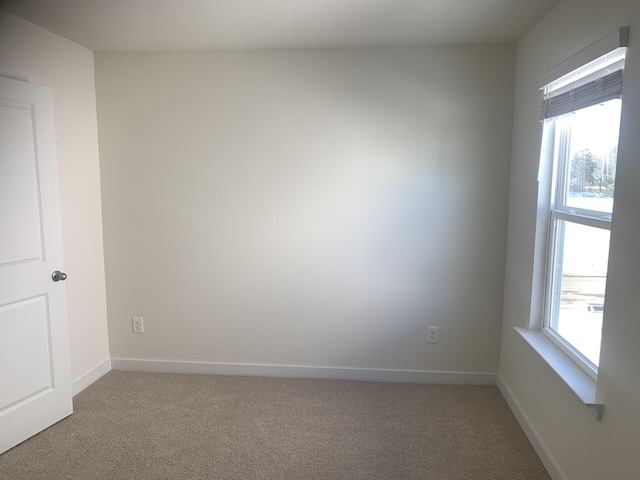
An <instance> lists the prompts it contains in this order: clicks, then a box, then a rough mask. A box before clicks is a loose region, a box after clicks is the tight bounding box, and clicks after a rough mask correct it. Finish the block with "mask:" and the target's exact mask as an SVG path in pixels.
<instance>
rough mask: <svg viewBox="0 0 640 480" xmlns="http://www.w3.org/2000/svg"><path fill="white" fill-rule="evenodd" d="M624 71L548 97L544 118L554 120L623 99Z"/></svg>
mask: <svg viewBox="0 0 640 480" xmlns="http://www.w3.org/2000/svg"><path fill="white" fill-rule="evenodd" d="M622 74H623V70H617V71H615V72H613V73H610V74H608V75H605V76H604V77H601V78H598V79H596V80H593V81H591V82H589V83H586V84H584V85H581V86H579V87H576V88H574V89H572V90H569V91H567V92H564V93H561V94H559V95H555V96H553V95H552V94H551V95H549V96H547V98H545V99H544V101H543V102H542V118H543V119H547V118H553V117H557V116H560V115H564V114H567V113H570V112H573V111H575V110H580V109H582V108H587V107H590V106H592V105H597V104H599V103H603V102H606V101H607V100H611V99H614V98H621V97H622Z"/></svg>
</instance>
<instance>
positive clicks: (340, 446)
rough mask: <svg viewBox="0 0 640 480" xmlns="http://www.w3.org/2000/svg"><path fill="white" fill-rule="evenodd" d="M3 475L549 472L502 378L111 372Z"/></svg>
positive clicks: (533, 476)
mask: <svg viewBox="0 0 640 480" xmlns="http://www.w3.org/2000/svg"><path fill="white" fill-rule="evenodd" d="M74 407H75V413H74V414H73V415H72V416H71V417H69V418H67V419H65V420H63V421H61V422H59V423H58V424H56V425H54V426H52V427H51V428H49V429H47V430H45V431H44V432H42V433H40V434H38V435H36V436H35V437H33V438H31V439H29V440H27V441H26V442H24V443H22V444H20V445H18V446H17V447H15V448H13V449H12V450H9V451H8V452H6V453H5V454H3V455H1V456H0V478H2V479H3V480H18V479H19V480H44V479H46V480H76V479H77V480H92V479H105V480H106V479H109V480H112V479H113V480H129V479H131V480H133V479H135V480H163V479H176V480H177V479H180V480H195V479H207V480H217V479H220V480H234V479H242V480H253V479H287V480H289V479H290V480H297V479H300V480H303V479H304V480H313V479H322V480H335V479H345V480H346V479H350V480H351V479H367V480H377V479H380V480H382V479H384V480H401V479H428V480H445V479H446V480H458V479H465V480H485V479H487V480H489V479H491V480H498V479H505V480H538V479H540V480H542V479H544V480H547V479H549V477H548V475H547V474H546V472H545V470H544V468H543V467H542V464H541V463H540V460H539V459H538V457H537V456H536V454H535V452H534V451H533V448H532V447H531V445H530V444H529V443H528V441H527V439H526V437H525V436H524V434H523V433H522V431H521V430H520V427H519V426H518V424H517V422H516V420H515V418H514V417H513V415H512V413H511V412H510V410H509V407H508V406H507V404H506V402H505V401H504V399H503V398H502V396H501V395H500V392H499V391H498V389H497V388H495V387H481V386H477V387H476V386H452V385H418V384H400V383H374V382H355V381H342V380H338V381H336V380H309V379H287V378H262V377H223V376H213V375H176V374H161V373H131V372H111V373H109V374H107V375H106V376H104V377H103V378H102V379H100V380H99V381H98V382H96V383H94V384H93V385H92V386H91V387H89V388H88V389H86V390H85V391H84V392H82V393H80V394H79V395H78V396H76V397H75V398H74Z"/></svg>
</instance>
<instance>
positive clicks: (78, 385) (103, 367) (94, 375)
mask: <svg viewBox="0 0 640 480" xmlns="http://www.w3.org/2000/svg"><path fill="white" fill-rule="evenodd" d="M109 371H111V359H109V360H105V361H104V362H102V363H101V364H100V365H98V366H97V367H96V368H94V369H93V370H89V371H88V372H87V373H85V374H84V375H82V376H81V377H80V378H78V379H77V380H76V381H75V382H73V383H72V384H71V393H72V395H73V396H74V397H75V396H76V395H77V394H79V393H80V392H81V391H82V390H84V389H85V388H87V387H88V386H89V385H91V384H92V383H93V382H95V381H96V380H98V379H99V378H100V377H101V376H103V375H104V374H105V373H109Z"/></svg>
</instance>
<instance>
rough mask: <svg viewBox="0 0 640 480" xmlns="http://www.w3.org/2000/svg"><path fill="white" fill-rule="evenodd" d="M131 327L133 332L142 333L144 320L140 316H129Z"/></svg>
mask: <svg viewBox="0 0 640 480" xmlns="http://www.w3.org/2000/svg"><path fill="white" fill-rule="evenodd" d="M131 329H132V330H133V333H144V320H143V319H142V317H131Z"/></svg>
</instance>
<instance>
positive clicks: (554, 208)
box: [538, 27, 628, 381]
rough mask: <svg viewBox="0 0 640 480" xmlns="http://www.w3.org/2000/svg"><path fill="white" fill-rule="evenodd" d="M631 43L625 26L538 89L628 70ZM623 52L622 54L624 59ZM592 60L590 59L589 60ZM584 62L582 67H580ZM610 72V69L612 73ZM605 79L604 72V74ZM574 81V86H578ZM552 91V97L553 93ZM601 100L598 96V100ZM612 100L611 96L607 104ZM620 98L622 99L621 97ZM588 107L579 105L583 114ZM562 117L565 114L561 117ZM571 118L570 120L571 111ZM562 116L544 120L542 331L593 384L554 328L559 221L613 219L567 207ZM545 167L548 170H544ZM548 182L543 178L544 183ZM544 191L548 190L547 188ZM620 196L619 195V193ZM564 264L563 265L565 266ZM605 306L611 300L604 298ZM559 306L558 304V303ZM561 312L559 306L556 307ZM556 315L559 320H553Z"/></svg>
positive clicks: (602, 223) (589, 370)
mask: <svg viewBox="0 0 640 480" xmlns="http://www.w3.org/2000/svg"><path fill="white" fill-rule="evenodd" d="M627 44H628V28H626V27H623V28H621V29H620V30H619V31H618V32H616V33H614V34H612V35H610V36H609V37H607V38H605V39H603V40H602V41H601V42H599V43H598V44H594V45H592V46H591V47H590V48H589V49H587V50H585V51H583V52H580V53H579V54H577V55H576V56H574V57H572V58H571V59H569V60H567V61H566V62H565V63H563V64H561V65H559V66H558V67H555V68H554V69H552V70H551V71H550V72H548V73H547V74H545V75H543V76H542V77H541V79H542V81H543V82H544V83H542V84H540V82H541V79H539V80H538V81H539V86H540V87H541V89H544V93H545V99H546V98H548V97H547V95H549V97H551V98H553V96H554V95H556V93H555V92H560V93H562V92H563V91H567V90H568V89H571V88H572V87H571V84H572V83H573V84H574V85H582V84H584V83H585V82H588V81H591V79H593V78H594V76H595V77H597V76H598V75H600V74H598V72H599V71H602V72H607V73H608V72H609V71H611V69H612V70H613V71H615V70H616V69H620V68H621V67H622V68H624V49H622V48H620V47H626V46H627ZM620 52H622V53H621V54H620ZM587 54H588V55H589V57H588V56H586V55H587ZM580 62H582V63H580ZM607 69H609V70H607ZM602 75H604V73H602ZM574 81H575V82H574ZM550 90H551V91H552V92H553V93H550ZM596 98H597V97H596ZM610 98H616V97H608V98H607V99H604V100H603V101H606V100H608V99H610ZM617 98H619V97H617ZM547 108H548V107H547V104H546V100H545V103H544V113H543V116H544V114H545V113H547ZM581 108H583V107H580V106H577V108H576V110H573V111H578V110H580V109H581ZM560 113H562V112H560ZM567 115H571V113H570V112H568V113H567ZM562 116H563V115H561V116H558V117H554V118H549V119H547V120H544V127H543V135H542V144H541V157H540V162H541V164H540V172H542V171H546V172H547V174H548V178H547V179H546V181H547V182H548V183H547V185H548V190H547V192H548V195H549V196H548V197H547V199H546V202H545V203H546V205H547V208H546V212H547V213H546V218H545V223H546V230H547V234H546V241H545V246H544V249H543V252H544V253H545V254H546V261H545V271H544V288H543V296H542V308H541V313H542V319H541V320H542V321H541V323H540V327H539V329H540V331H541V332H542V334H543V335H544V337H545V338H547V339H548V340H549V341H550V342H552V344H553V345H555V346H556V347H557V348H558V349H559V350H560V351H561V352H562V353H564V354H565V355H566V356H568V357H569V358H570V359H571V360H572V361H573V362H574V363H575V364H576V365H578V366H579V367H580V369H581V370H582V371H584V372H585V373H586V374H587V375H588V376H589V377H590V378H591V379H592V380H593V381H596V380H597V374H598V367H597V366H596V365H595V364H594V363H593V362H591V361H590V360H589V359H588V358H587V357H586V356H585V355H584V354H583V353H582V352H580V351H579V350H578V349H577V348H576V347H574V346H573V345H572V344H571V343H570V342H569V341H567V340H566V339H564V338H563V337H562V336H561V335H560V334H559V333H558V332H556V331H555V330H554V329H553V328H551V323H552V319H553V318H556V319H557V318H558V315H559V312H554V311H553V310H554V297H556V296H557V295H558V294H559V292H558V291H556V289H557V288H558V287H559V286H561V284H562V283H561V281H559V280H560V279H559V278H558V273H559V272H558V269H557V265H556V264H557V263H558V261H557V253H558V252H557V251H556V249H557V248H558V246H560V245H563V244H564V240H563V235H564V232H563V231H561V230H560V228H559V220H562V221H564V222H565V224H566V223H567V222H569V223H573V224H577V225H584V226H588V227H594V228H600V229H604V230H607V231H609V232H610V231H611V216H612V215H611V214H610V213H608V212H602V211H594V210H588V209H584V208H579V207H573V206H569V205H567V198H568V195H567V193H568V186H569V182H568V181H567V177H568V176H569V168H570V160H571V159H570V156H569V154H570V152H569V149H570V144H571V143H570V139H571V126H570V125H566V124H565V125H558V124H557V120H558V119H560V118H562ZM545 164H546V165H545ZM539 180H543V181H544V179H539ZM543 190H545V189H543ZM614 195H615V194H614ZM560 263H561V262H560ZM605 301H606V299H605ZM556 303H557V302H556ZM556 308H558V305H556ZM554 314H555V317H554Z"/></svg>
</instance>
